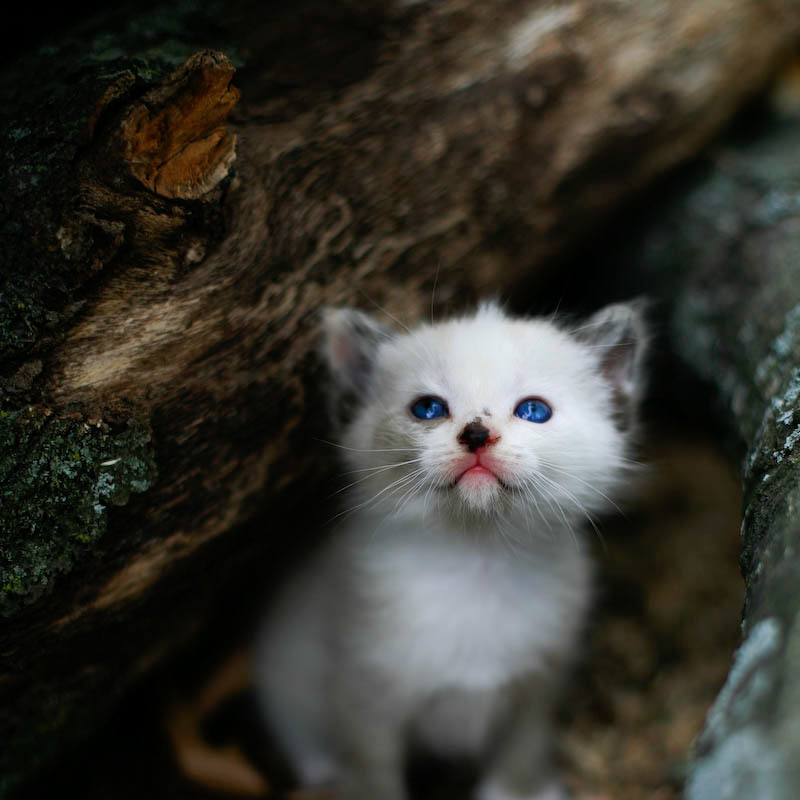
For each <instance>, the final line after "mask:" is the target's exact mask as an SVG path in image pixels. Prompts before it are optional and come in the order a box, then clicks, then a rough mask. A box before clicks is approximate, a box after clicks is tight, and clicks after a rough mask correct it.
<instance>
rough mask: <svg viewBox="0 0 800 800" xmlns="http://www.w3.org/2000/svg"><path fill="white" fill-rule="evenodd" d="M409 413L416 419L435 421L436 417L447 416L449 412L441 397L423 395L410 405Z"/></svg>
mask: <svg viewBox="0 0 800 800" xmlns="http://www.w3.org/2000/svg"><path fill="white" fill-rule="evenodd" d="M411 413H412V414H413V415H414V416H415V417H416V418H417V419H436V418H437V417H447V416H449V415H450V410H449V409H448V408H447V403H445V401H444V400H442V398H441V397H433V396H432V395H425V396H424V397H420V398H419V399H417V400H415V401H414V402H413V403H412V404H411Z"/></svg>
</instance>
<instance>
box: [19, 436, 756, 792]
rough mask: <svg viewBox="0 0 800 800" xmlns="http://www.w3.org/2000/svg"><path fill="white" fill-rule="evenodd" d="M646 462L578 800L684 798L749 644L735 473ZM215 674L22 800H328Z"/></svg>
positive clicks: (597, 642) (664, 447) (572, 736)
mask: <svg viewBox="0 0 800 800" xmlns="http://www.w3.org/2000/svg"><path fill="white" fill-rule="evenodd" d="M646 451H647V453H648V459H647V460H648V462H649V467H648V470H647V474H646V477H645V478H644V481H643V487H642V491H641V492H640V494H639V496H638V499H637V501H636V502H635V503H631V504H629V505H628V507H627V508H626V509H625V512H626V513H625V516H624V517H621V518H618V519H614V520H608V521H605V522H604V523H603V524H602V525H601V528H600V531H601V535H602V541H600V539H599V537H596V542H595V544H596V560H597V563H598V567H599V575H600V585H599V592H598V601H597V606H596V610H595V613H594V616H593V618H592V621H591V624H590V627H589V636H588V644H587V647H586V652H585V657H584V659H583V662H582V666H581V668H580V669H579V671H578V674H577V675H576V678H575V680H574V681H573V685H572V688H571V691H570V692H569V695H568V697H567V698H566V702H565V704H564V710H563V713H562V721H561V725H560V730H559V761H560V764H561V771H562V774H563V775H564V777H565V779H566V781H567V783H568V784H569V786H570V787H571V789H572V791H573V793H574V797H575V800H612V799H613V800H639V799H640V798H641V800H645V798H646V800H672V799H673V798H677V797H679V796H680V791H681V785H682V781H683V777H684V774H685V764H686V758H687V753H688V751H689V748H690V746H691V743H692V740H693V738H694V737H695V736H696V735H697V733H698V732H699V730H700V728H701V726H702V722H703V719H704V716H705V713H706V711H707V709H708V706H709V704H710V703H711V701H712V700H713V698H714V696H715V695H716V693H717V691H718V690H719V688H720V686H721V684H722V682H723V680H724V678H725V675H726V672H727V669H728V665H729V663H730V657H731V653H732V651H733V649H734V647H735V646H736V643H737V640H738V636H739V626H738V622H739V615H740V610H741V606H742V600H743V585H742V581H741V578H740V575H739V570H738V565H737V558H738V549H739V535H738V527H739V505H740V493H739V483H738V478H737V476H736V474H735V471H734V470H733V468H732V467H731V466H730V464H729V463H728V462H727V461H726V460H725V459H724V458H723V457H722V456H721V455H720V453H719V452H718V451H717V450H716V449H715V448H714V447H713V446H712V445H711V444H709V443H707V442H704V441H701V440H698V439H697V438H696V437H694V436H691V437H686V438H681V437H676V435H675V434H674V432H666V431H663V430H662V431H661V432H660V433H657V434H655V435H653V436H652V437H651V441H650V442H649V444H648V445H647V447H646ZM220 660H221V662H222V663H223V664H224V666H223V668H222V669H218V670H217V671H216V672H215V673H214V674H212V675H211V676H202V680H201V681H200V683H199V688H198V689H196V690H192V692H189V693H188V694H187V692H186V691H185V690H181V691H177V690H176V689H175V688H174V687H175V685H176V678H175V669H174V668H173V670H172V671H170V670H167V671H166V672H164V673H160V674H159V675H157V676H155V677H154V678H151V679H150V680H149V681H148V682H147V683H145V684H143V685H142V686H140V687H138V688H137V689H136V690H135V691H134V692H133V693H132V694H131V696H130V697H129V699H128V700H127V701H126V702H125V703H124V704H123V705H122V707H121V708H120V709H119V710H118V711H117V712H116V714H115V715H114V717H113V719H112V720H111V722H110V723H109V725H108V726H107V727H106V729H105V730H103V731H102V733H101V734H100V735H99V736H98V737H96V739H95V740H94V741H93V742H92V743H90V746H88V747H87V746H85V745H84V746H82V747H81V754H82V756H81V758H80V759H77V758H73V759H70V760H68V761H66V762H64V763H63V764H62V765H60V766H57V767H56V768H54V770H53V771H52V773H50V774H49V775H48V776H47V777H46V779H45V780H44V782H43V783H41V784H40V785H38V786H37V787H35V788H32V789H30V788H29V789H28V790H26V792H25V793H23V795H22V796H23V797H25V798H27V797H32V798H33V797H37V798H38V797H43V796H53V797H59V798H64V797H81V798H86V799H87V800H133V799H134V798H136V800H141V798H152V799H153V800H161V798H164V799H166V798H170V800H214V799H215V798H216V799H217V800H224V799H226V798H233V797H242V796H246V795H249V796H257V797H258V796H260V797H263V798H269V799H270V800H311V799H312V797H313V798H314V800H317V799H319V800H324V795H322V794H316V795H313V796H312V795H311V794H310V793H301V792H298V791H296V790H295V789H294V788H293V787H292V784H291V779H290V778H288V777H287V775H286V772H285V770H284V769H282V768H281V765H280V764H279V762H278V761H277V759H276V757H275V755H274V753H273V752H272V751H271V749H270V748H269V747H268V746H266V745H265V743H264V737H263V734H262V731H261V728H260V724H259V721H258V720H257V719H256V715H255V710H254V707H253V703H252V698H251V696H250V695H249V693H248V689H247V677H246V670H245V669H244V667H243V665H244V663H245V659H244V658H243V653H241V652H240V653H239V654H236V653H234V654H231V655H230V657H223V658H221V659H220ZM195 683H196V681H195ZM87 754H91V755H90V756H89V757H87ZM469 780H470V773H469V772H468V771H465V770H458V769H456V770H449V771H448V770H444V771H443V770H441V769H435V768H433V769H431V768H421V769H418V770H417V771H416V773H415V778H414V781H413V784H412V785H414V786H415V787H417V788H416V789H415V800H416V798H417V797H418V798H419V799H420V800H422V799H423V798H424V799H425V800H462V799H463V798H465V797H467V796H468V788H467V787H468V786H469ZM42 792H46V794H43V793H42ZM365 800H369V799H368V798H365Z"/></svg>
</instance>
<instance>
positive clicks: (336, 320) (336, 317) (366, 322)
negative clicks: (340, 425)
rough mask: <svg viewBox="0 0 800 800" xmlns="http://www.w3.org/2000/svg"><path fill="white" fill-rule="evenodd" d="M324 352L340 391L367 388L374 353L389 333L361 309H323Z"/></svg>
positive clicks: (355, 392)
mask: <svg viewBox="0 0 800 800" xmlns="http://www.w3.org/2000/svg"><path fill="white" fill-rule="evenodd" d="M322 327H323V332H324V339H323V353H324V355H325V358H326V360H327V362H328V367H329V369H330V373H331V376H332V378H333V380H334V382H335V383H336V386H337V388H338V389H339V392H340V393H343V394H344V393H348V394H353V395H355V396H356V397H359V396H362V395H364V394H365V393H366V392H368V391H369V388H370V379H371V377H372V372H373V369H374V366H375V355H376V353H377V351H378V347H379V345H380V344H381V343H382V342H385V341H387V340H388V339H390V338H391V337H392V335H393V334H392V332H391V331H390V330H389V329H388V328H385V327H384V326H383V325H381V324H380V323H379V322H376V321H375V320H374V319H373V318H372V317H370V316H369V315H367V314H364V313H363V312H361V311H355V310H353V309H348V308H326V309H324V310H323V312H322Z"/></svg>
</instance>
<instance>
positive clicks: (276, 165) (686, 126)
mask: <svg viewBox="0 0 800 800" xmlns="http://www.w3.org/2000/svg"><path fill="white" fill-rule="evenodd" d="M262 6H263V7H262ZM262 6H256V5H252V4H244V3H241V4H237V5H234V6H231V5H228V6H226V7H225V8H224V14H223V9H222V7H219V8H217V9H216V10H211V11H207V12H204V13H203V14H202V15H198V14H197V13H195V12H192V13H190V12H186V11H182V10H178V11H174V12H168V11H166V10H165V9H161V10H160V11H157V12H156V13H154V14H152V15H150V16H148V17H146V18H141V19H138V20H136V21H135V22H133V23H128V24H127V25H126V26H123V25H122V24H121V22H119V21H118V22H114V21H113V20H107V21H106V22H104V23H102V25H101V26H100V27H97V26H95V27H94V28H92V27H91V26H90V27H89V28H86V29H84V31H83V32H82V33H81V34H80V35H79V36H78V35H75V36H73V37H67V38H65V39H64V40H62V42H60V43H59V45H58V46H56V47H51V48H43V49H42V50H40V51H39V52H38V53H36V54H34V55H32V56H31V57H29V58H27V59H24V60H22V61H20V62H19V63H17V64H16V65H14V66H12V67H11V68H9V70H8V71H7V74H6V75H5V78H4V81H3V104H2V108H1V109H0V114H2V117H0V131H2V136H3V140H4V142H5V145H6V147H5V152H6V157H5V159H4V163H3V165H2V177H0V182H1V185H2V187H3V192H2V202H3V212H2V234H3V245H2V252H0V266H1V267H2V281H3V283H2V287H1V288H2V291H1V292H0V342H2V351H0V353H1V355H0V378H2V396H1V397H0V399H1V401H2V409H3V410H2V411H0V437H2V440H3V441H4V442H6V445H7V446H6V447H5V448H4V451H3V453H2V454H0V491H2V498H3V504H2V508H1V509H0V558H1V560H0V611H1V612H2V613H3V614H4V615H5V616H6V617H7V621H6V622H5V623H4V624H3V628H2V632H1V633H0V653H1V654H2V655H1V656H0V658H1V659H2V660H1V661H0V696H1V697H2V709H3V710H2V712H0V739H1V740H2V741H3V742H4V743H6V746H5V747H4V748H3V749H2V753H0V775H2V776H5V778H6V781H7V782H8V783H9V784H10V783H11V782H12V778H13V777H14V774H15V773H17V774H22V773H24V772H26V771H29V770H30V769H31V767H32V765H33V764H34V763H35V762H36V760H37V759H44V758H46V757H48V756H49V754H50V751H51V750H53V749H54V748H56V747H57V744H58V742H59V741H60V737H61V735H62V734H65V735H66V736H70V735H72V732H74V731H75V730H78V729H82V728H86V727H88V726H89V725H90V724H91V723H92V722H93V721H94V720H95V719H96V718H97V716H98V713H99V709H100V708H101V707H102V706H103V705H107V700H106V696H107V695H108V694H109V693H110V694H112V695H114V694H118V693H119V691H120V690H121V689H122V688H123V687H124V686H125V685H126V684H128V683H129V682H130V680H131V679H132V678H133V677H134V676H135V675H137V674H139V673H140V672H141V671H142V670H144V669H146V668H147V667H148V666H149V665H151V664H153V663H154V662H156V661H157V660H158V659H160V658H161V657H162V656H163V655H164V654H165V653H167V652H168V651H169V650H170V649H171V648H174V646H175V645H176V644H177V642H178V641H180V640H182V639H185V638H186V636H188V635H190V634H191V633H192V632H193V631H195V630H197V628H198V627H199V626H200V625H202V623H203V620H204V619H205V618H206V617H207V616H208V614H209V609H210V607H211V606H213V604H214V603H215V598H216V597H217V590H218V588H219V586H220V585H222V584H223V583H224V581H225V579H226V577H227V576H229V574H230V565H231V564H232V563H235V554H236V553H242V552H247V553H249V552H255V551H257V550H259V548H260V549H261V551H262V552H263V551H266V552H269V549H270V542H272V543H273V545H272V546H273V552H274V549H275V546H276V545H275V542H277V541H278V539H279V538H282V537H284V536H285V535H286V534H287V533H289V532H291V531H296V530H306V529H310V527H309V523H307V521H308V520H311V519H313V511H308V510H303V509H304V508H307V506H308V505H309V504H308V494H309V480H308V476H310V475H313V476H314V477H315V480H319V481H320V482H322V481H324V478H325V476H326V475H328V474H329V473H330V470H331V466H330V464H331V460H330V459H329V458H328V457H326V456H325V455H324V454H323V453H322V446H321V445H319V444H315V442H314V437H315V436H319V437H320V438H321V437H324V423H323V422H322V421H320V420H318V419H317V415H316V410H317V409H318V407H319V405H320V403H319V402H318V395H319V393H320V391H321V390H320V388H319V369H318V365H317V362H316V361H315V359H314V357H313V344H314V339H315V336H316V321H315V320H316V317H315V314H316V311H317V309H318V308H319V307H320V306H321V305H322V304H325V303H334V304H362V305H366V306H368V307H369V306H371V305H380V306H381V307H383V308H385V309H386V310H387V312H388V313H390V314H391V315H393V316H396V317H400V318H402V319H406V320H413V319H415V318H418V317H419V316H420V315H422V314H424V313H425V310H426V309H428V308H430V305H431V301H432V295H433V291H434V287H435V292H436V304H437V306H438V307H439V308H442V307H443V306H444V307H447V306H451V305H459V304H463V303H465V302H469V301H470V300H471V299H473V298H474V297H476V296H478V295H481V294H483V293H485V292H487V291H491V292H496V291H498V290H507V289H509V288H510V287H513V286H514V285H515V284H517V283H518V282H520V281H521V280H522V279H523V278H526V277H529V276H530V275H531V274H535V273H536V272H537V271H542V270H544V269H545V268H546V266H547V265H548V264H550V263H552V262H553V261H554V260H555V259H556V257H559V256H563V255H564V253H565V252H567V251H569V249H570V248H572V247H574V246H575V243H576V241H578V240H580V239H581V238H582V237H583V236H584V235H586V234H588V233H589V232H591V231H596V230H597V229H598V227H600V226H602V225H603V224H604V223H605V222H606V221H607V220H608V219H610V215H611V214H612V212H613V211H614V209H615V208H616V207H618V206H619V204H620V203H621V202H622V201H623V200H625V199H626V198H628V197H630V196H631V195H632V194H633V193H636V192H638V191H640V190H641V189H642V188H643V187H645V186H646V185H647V184H648V183H649V182H650V181H651V180H652V179H653V178H654V177H656V176H658V175H659V174H661V173H662V172H663V171H664V170H666V169H668V168H669V167H671V166H673V165H675V164H677V163H679V162H680V161H681V160H683V159H685V158H687V157H689V156H692V155H693V154H694V153H696V152H697V150H698V148H700V147H701V146H702V145H703V144H704V143H705V142H707V141H708V140H709V138H710V137H711V136H712V135H713V134H714V133H715V132H716V131H718V130H719V128H720V127H721V126H722V125H723V124H724V123H725V122H726V121H727V119H728V118H729V117H730V116H731V114H732V113H733V112H734V111H735V110H736V108H737V107H738V106H739V105H740V104H741V103H742V101H743V100H745V99H746V98H748V97H749V96H750V95H751V94H752V93H753V92H755V91H756V90H757V89H758V88H759V87H760V86H761V85H762V84H763V83H764V81H765V80H766V79H767V77H768V76H769V75H770V73H771V71H772V70H773V68H774V66H775V64H776V63H777V62H778V60H779V59H780V58H781V56H782V55H783V54H784V53H785V51H786V49H787V48H788V47H789V46H790V45H791V43H792V42H793V41H794V40H795V38H796V36H797V32H798V30H799V29H800V3H798V2H797V1H796V0H772V2H768V3H766V2H764V0H726V1H725V2H722V0H719V1H718V2H706V3H697V2H695V3H692V2H688V0H684V1H683V2H675V3H670V4H664V3H661V2H650V0H647V2H640V3H636V4H630V3H622V2H618V3H614V2H605V3H601V2H596V3H581V2H560V3H555V4H550V5H548V6H547V7H546V8H545V7H541V6H540V4H538V3H535V2H532V1H531V0H528V1H527V2H523V0H517V1H516V2H505V3H502V4H487V3H483V2H480V0H467V2H455V0H452V1H451V0H447V2H440V3H428V2H422V3H401V2H396V3H347V2H341V3H338V4H333V5H332V4H330V3H321V2H314V0H309V2H306V3H304V4H302V5H301V6H300V7H299V8H298V7H292V8H289V7H280V8H277V9H276V8H275V7H273V6H272V5H270V4H262ZM181 8H183V7H181ZM120 19H121V18H120ZM209 31H213V33H211V34H210V33H209ZM207 46H217V47H219V46H224V49H225V50H226V52H228V53H229V55H230V56H231V58H232V59H233V60H234V61H236V62H237V63H242V62H244V63H245V65H246V66H245V68H244V69H243V70H242V71H241V74H240V76H237V77H236V78H235V82H236V85H237V86H238V87H239V88H240V89H241V90H242V91H243V98H242V100H241V102H240V103H239V106H238V107H237V108H236V110H234V111H233V112H232V109H234V106H235V104H236V102H237V99H238V96H239V90H238V89H236V88H234V87H233V86H232V84H231V80H232V77H233V72H234V68H233V64H232V63H231V61H230V60H228V58H227V57H226V56H224V55H222V53H221V52H218V51H213V50H203V49H201V48H202V47H207ZM127 54H133V55H127ZM231 113H232V116H231ZM229 117H230V119H228V118H229ZM226 119H228V122H226ZM310 490H311V491H312V492H314V496H315V497H316V494H317V491H318V489H317V488H316V487H311V489H310ZM301 498H302V499H301ZM281 510H284V511H287V512H290V513H291V518H292V523H291V525H287V524H286V523H282V522H281V521H280V520H281V518H282V517H281ZM263 540H269V541H263ZM259 543H260V544H259ZM263 557H264V558H265V561H266V559H267V556H266V555H264V556H263ZM201 582H202V585H203V592H202V593H199V592H198V590H197V587H198V584H199V583H201Z"/></svg>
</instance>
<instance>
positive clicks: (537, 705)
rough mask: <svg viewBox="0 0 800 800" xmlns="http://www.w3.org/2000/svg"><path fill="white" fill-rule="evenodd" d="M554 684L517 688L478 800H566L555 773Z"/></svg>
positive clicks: (566, 796) (481, 785) (566, 795)
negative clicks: (519, 689)
mask: <svg viewBox="0 0 800 800" xmlns="http://www.w3.org/2000/svg"><path fill="white" fill-rule="evenodd" d="M553 693H554V687H541V686H534V685H529V686H527V687H525V689H524V690H522V691H515V692H514V711H513V714H512V718H511V719H510V720H509V721H508V725H507V727H506V728H505V730H504V731H503V733H502V735H501V736H500V738H499V740H498V741H497V742H496V743H495V745H494V747H493V749H492V754H491V757H490V759H489V762H488V769H487V770H486V773H485V776H484V778H483V779H482V780H481V782H480V784H479V785H478V788H477V790H476V794H475V800H567V798H568V797H569V794H568V792H567V790H566V789H565V788H564V785H563V784H562V783H561V781H560V780H558V779H557V778H556V777H555V776H554V775H553V770H552V766H551V763H550V762H551V751H552V699H551V698H552V696H553Z"/></svg>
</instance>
